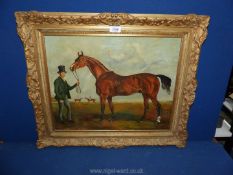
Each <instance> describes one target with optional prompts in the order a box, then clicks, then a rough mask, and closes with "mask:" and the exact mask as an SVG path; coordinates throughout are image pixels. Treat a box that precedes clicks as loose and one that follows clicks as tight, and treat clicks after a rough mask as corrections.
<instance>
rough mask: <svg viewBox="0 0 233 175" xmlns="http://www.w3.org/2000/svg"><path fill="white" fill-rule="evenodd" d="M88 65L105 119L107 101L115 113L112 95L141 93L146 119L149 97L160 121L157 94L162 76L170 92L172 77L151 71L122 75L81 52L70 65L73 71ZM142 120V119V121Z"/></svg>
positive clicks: (164, 84)
mask: <svg viewBox="0 0 233 175" xmlns="http://www.w3.org/2000/svg"><path fill="white" fill-rule="evenodd" d="M84 66H87V67H88V68H89V70H90V72H91V73H92V74H93V76H94V77H95V78H96V83H95V85H96V93H97V94H98V95H99V96H100V105H101V118H100V120H103V117H104V110H105V102H106V100H107V101H108V103H109V108H110V110H111V113H112V114H114V108H113V103H112V97H114V96H127V95H131V94H134V93H141V94H142V96H143V99H144V113H143V116H142V117H141V120H143V119H144V117H145V116H146V113H147V111H148V109H149V99H150V100H151V101H152V103H153V105H154V107H155V109H156V111H157V122H160V106H161V105H160V103H159V102H158V101H157V94H158V92H159V88H160V81H159V79H158V78H160V80H161V82H162V88H163V89H166V90H167V92H168V93H170V87H171V79H170V78H169V77H167V76H165V75H154V74H150V73H139V74H134V75H128V76H121V75H118V74H116V73H114V72H113V71H110V70H109V69H108V68H106V67H105V66H104V65H103V64H102V63H101V62H100V61H98V60H97V59H95V58H92V57H89V56H85V55H83V52H81V54H79V52H78V58H77V59H76V60H75V62H74V63H73V64H72V65H71V66H70V70H71V71H75V70H76V69H79V68H82V67H84ZM141 120H140V121H141Z"/></svg>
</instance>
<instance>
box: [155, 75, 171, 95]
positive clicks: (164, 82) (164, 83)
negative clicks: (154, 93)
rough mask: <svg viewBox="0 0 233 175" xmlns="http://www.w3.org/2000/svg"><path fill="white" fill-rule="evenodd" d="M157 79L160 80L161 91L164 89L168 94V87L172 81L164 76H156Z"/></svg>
mask: <svg viewBox="0 0 233 175" xmlns="http://www.w3.org/2000/svg"><path fill="white" fill-rule="evenodd" d="M156 76H157V77H159V78H160V80H161V82H162V88H163V89H166V90H167V92H168V94H170V87H171V83H172V80H171V78H169V77H167V76H165V75H160V74H159V75H156Z"/></svg>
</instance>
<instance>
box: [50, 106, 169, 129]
mask: <svg viewBox="0 0 233 175" xmlns="http://www.w3.org/2000/svg"><path fill="white" fill-rule="evenodd" d="M70 104H71V109H72V117H73V120H74V121H75V122H74V123H68V122H67V123H66V122H65V123H61V122H59V119H58V117H57V116H58V105H57V103H56V102H53V103H52V108H53V116H54V117H55V121H56V122H55V128H56V129H62V130H63V129H64V130H151V129H169V126H170V116H171V109H172V102H163V103H161V123H159V124H158V123H156V122H154V121H155V109H154V108H153V107H152V104H150V109H149V111H148V114H147V116H146V118H145V119H144V120H143V121H142V122H138V120H139V119H140V118H141V116H142V114H143V103H119V102H115V103H114V110H115V114H114V115H113V118H114V120H113V121H110V118H111V113H110V110H109V107H108V105H106V109H105V116H104V120H103V121H100V104H99V103H88V102H81V103H80V102H71V103H70ZM64 112H66V111H64Z"/></svg>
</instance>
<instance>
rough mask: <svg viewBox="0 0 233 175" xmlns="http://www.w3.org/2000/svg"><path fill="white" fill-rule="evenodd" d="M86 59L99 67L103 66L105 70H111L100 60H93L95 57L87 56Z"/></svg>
mask: <svg viewBox="0 0 233 175" xmlns="http://www.w3.org/2000/svg"><path fill="white" fill-rule="evenodd" d="M85 57H86V58H88V59H89V60H90V61H92V62H94V63H96V64H98V65H99V66H101V67H102V68H103V69H104V70H106V71H109V69H108V68H107V67H105V65H103V63H101V62H100V61H99V60H97V59H95V58H93V57H89V56H85Z"/></svg>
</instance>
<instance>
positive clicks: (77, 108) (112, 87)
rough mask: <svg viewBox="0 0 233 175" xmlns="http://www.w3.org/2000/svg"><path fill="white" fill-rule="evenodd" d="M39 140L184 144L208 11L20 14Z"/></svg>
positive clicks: (88, 143) (51, 142)
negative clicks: (180, 13) (193, 12)
mask: <svg viewBox="0 0 233 175" xmlns="http://www.w3.org/2000/svg"><path fill="white" fill-rule="evenodd" d="M16 21H17V29H18V34H19V36H20V38H21V40H22V41H23V44H24V49H25V56H26V63H27V68H28V74H27V86H28V89H29V91H28V93H29V98H30V100H31V101H32V104H33V107H34V111H35V118H36V123H37V130H38V141H37V146H38V147H39V148H43V147H46V146H100V147H123V146H131V145H176V146H178V147H184V146H185V143H186V139H187V129H186V128H187V126H186V125H187V120H188V116H189V110H190V107H191V104H192V103H193V101H194V98H195V89H196V84H197V83H196V70H197V66H198V60H199V54H200V49H201V45H202V43H203V42H204V40H205V39H206V36H207V26H208V23H209V17H208V16H201V15H145V14H123V13H119V14H112V13H101V14H92V13H49V12H16Z"/></svg>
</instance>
